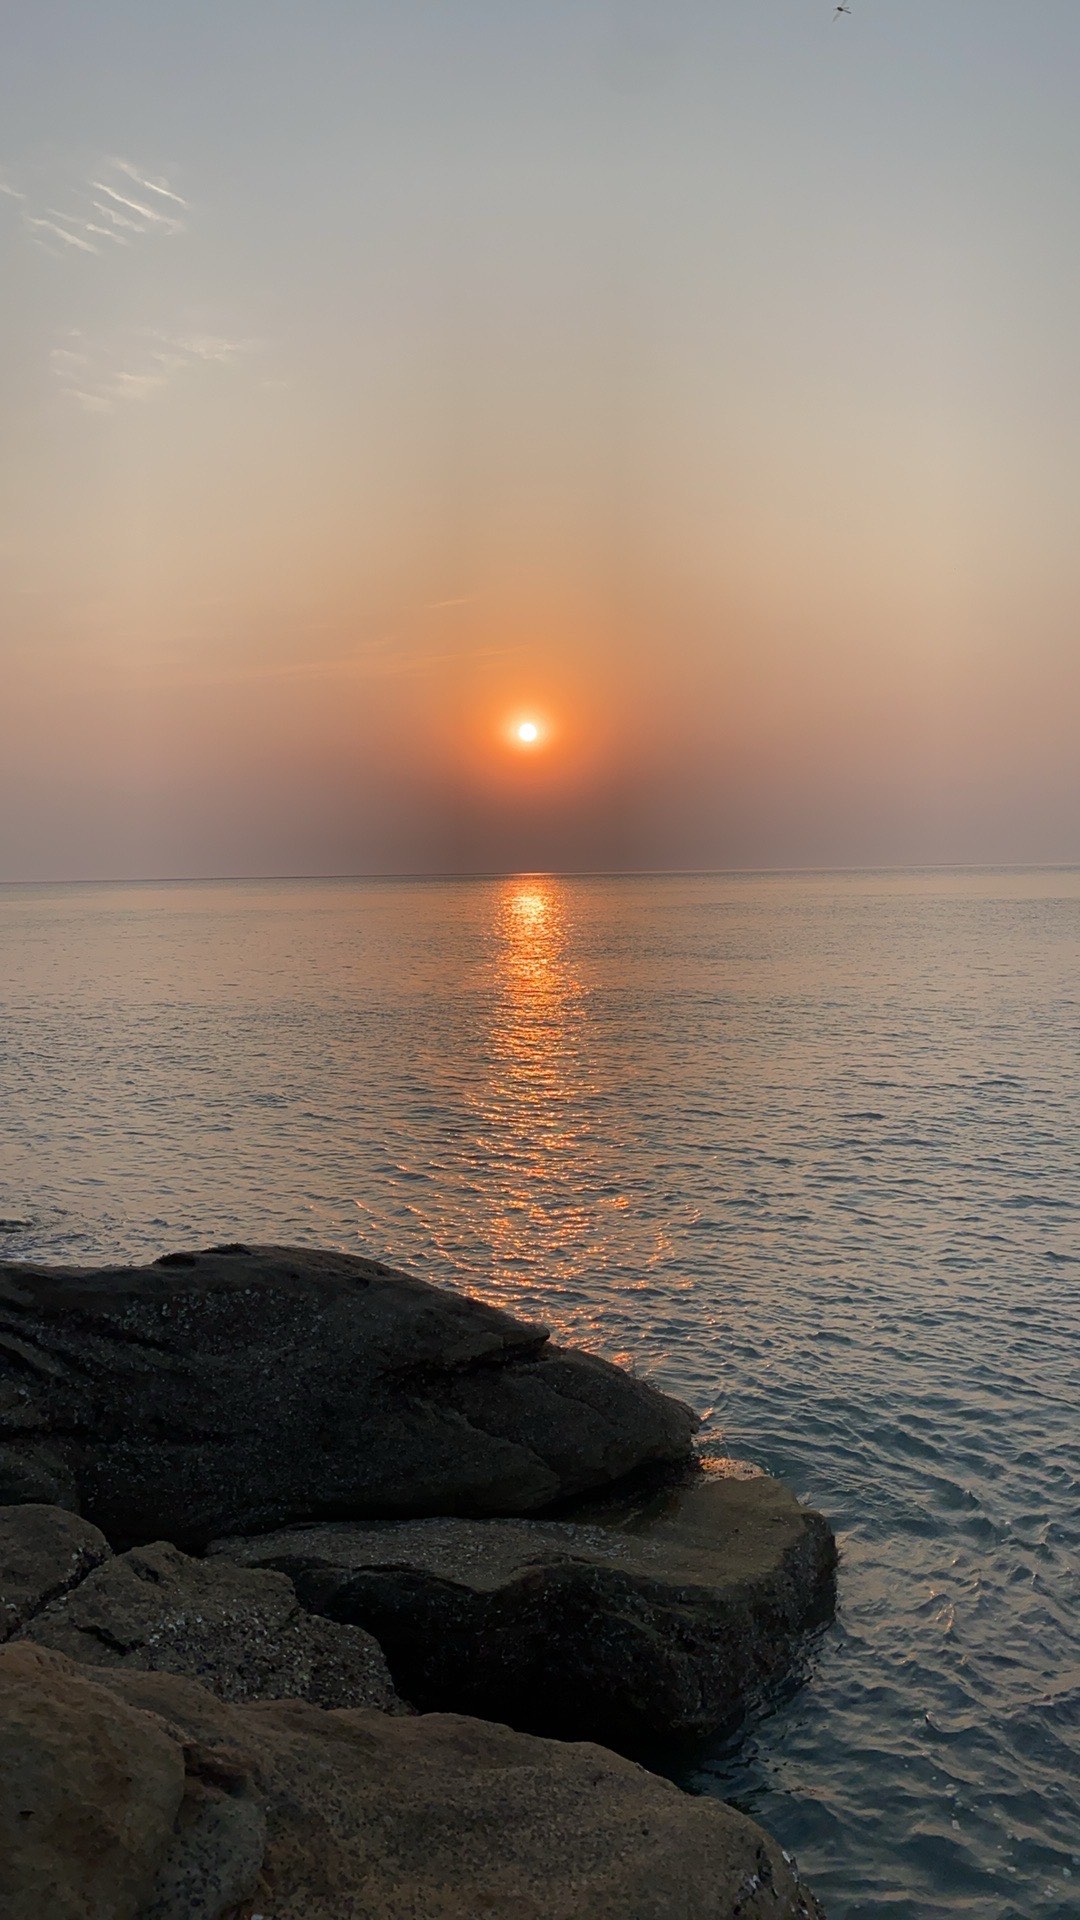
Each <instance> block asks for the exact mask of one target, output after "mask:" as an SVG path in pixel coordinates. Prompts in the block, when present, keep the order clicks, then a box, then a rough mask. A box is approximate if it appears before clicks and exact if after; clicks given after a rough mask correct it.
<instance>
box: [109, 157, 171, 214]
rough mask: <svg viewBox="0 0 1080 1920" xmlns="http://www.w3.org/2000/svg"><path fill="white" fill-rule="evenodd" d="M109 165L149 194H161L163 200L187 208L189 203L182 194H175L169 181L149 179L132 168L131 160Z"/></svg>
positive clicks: (118, 161)
mask: <svg viewBox="0 0 1080 1920" xmlns="http://www.w3.org/2000/svg"><path fill="white" fill-rule="evenodd" d="M109 164H110V166H112V167H115V169H116V171H117V173H125V174H126V175H127V177H128V179H129V180H134V182H135V185H136V186H137V187H143V188H144V189H145V191H146V192H147V193H159V194H160V195H161V197H162V199H163V200H174V201H175V202H176V205H177V206H178V207H186V206H187V201H186V200H184V199H183V198H182V197H181V195H180V194H178V193H174V192H173V190H172V188H171V187H170V186H169V184H168V181H166V180H150V179H148V178H147V177H146V176H145V175H144V174H141V173H140V172H139V169H138V167H133V166H132V164H131V162H130V160H117V159H113V160H111V161H110V162H109Z"/></svg>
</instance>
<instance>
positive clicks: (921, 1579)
mask: <svg viewBox="0 0 1080 1920" xmlns="http://www.w3.org/2000/svg"><path fill="white" fill-rule="evenodd" d="M0 991H2V1016H0V1112H2V1114H3V1125H2V1134H0V1216H2V1227H0V1246H2V1248H3V1250H4V1252H5V1253H6V1255H7V1256H8V1257H11V1258H46V1259H75V1260H87V1261H91V1260H96V1259H99V1258H103V1257H106V1256H116V1255H118V1254H124V1255H133V1256H134V1255H143V1254H156V1253H158V1252H160V1251H162V1250H163V1249H165V1248H168V1247H177V1246H182V1245H185V1244H188V1245H197V1244H206V1243H208V1242H212V1241H215V1240H225V1239H235V1238H248V1239H252V1238H254V1239H258V1238H262V1239H280V1240H292V1241H310V1242H324V1243H327V1244H334V1245H338V1246H342V1247H347V1248H355V1249H357V1250H364V1251H367V1252H372V1253H376V1254H383V1255H388V1256H390V1257H392V1258H393V1259H394V1260H395V1261H396V1262H397V1263H398V1264H400V1265H404V1266H410V1267H413V1268H414V1269H416V1270H418V1271H421V1272H423V1273H425V1274H427V1275H428V1276H429V1277H431V1278H432V1279H441V1280H446V1281H449V1282H451V1283H463V1284H467V1285H468V1286H470V1287H472V1288H474V1289H476V1290H477V1291H479V1292H481V1293H483V1294H485V1295H487V1296H488V1297H489V1298H492V1299H494V1300H497V1301H499V1302H501V1303H504V1304H505V1305H507V1306H509V1307H511V1308H515V1309H520V1310H521V1311H522V1312H524V1313H526V1314H531V1315H540V1316H542V1317H544V1318H545V1319H547V1320H548V1321H549V1322H550V1323H551V1324H552V1325H553V1326H554V1327H556V1328H557V1329H558V1331H559V1332H560V1333H561V1334H563V1335H564V1336H566V1337H567V1338H570V1339H574V1340H578V1341H583V1342H585V1343H588V1344H592V1345H595V1346H596V1347H597V1348H599V1349H601V1350H603V1351H604V1352H606V1353H608V1354H611V1355H614V1356H616V1357H618V1358H620V1359H623V1360H625V1361H627V1362H629V1363H630V1364H632V1365H633V1366H635V1367H637V1368H639V1369H640V1370H641V1371H643V1372H646V1373H648V1374H649V1375H650V1376H651V1377H653V1378H654V1379H656V1380H657V1381H658V1382H659V1383H660V1384H662V1385H664V1386H667V1387H669V1388H672V1389H674V1390H675V1391H676V1392H678V1393H680V1394H682V1395H684V1396H686V1397H688V1398H690V1399H692V1400H693V1401H694V1402H695V1403H696V1404H697V1406H698V1407H699V1408H700V1409H701V1410H702V1411H704V1412H705V1413H706V1414H707V1416H708V1421H707V1433H708V1438H709V1441H710V1443H711V1444H714V1446H715V1448H716V1449H718V1450H721V1451H723V1452H725V1453H730V1454H735V1455H738V1456H741V1457H744V1458H749V1459H752V1460H755V1461H758V1462H760V1463H761V1464H762V1465H763V1466H765V1467H767V1468H768V1469H769V1470H770V1471H772V1472H775V1473H778V1474H780V1475H782V1476H783V1477H784V1478H785V1479H787V1480H789V1481H790V1482H791V1483H792V1484H793V1485H794V1486H795V1487H796V1488H797V1490H798V1491H799V1493H800V1494H802V1495H804V1496H805V1497H807V1498H808V1499H810V1500H812V1501H813V1502H814V1503H815V1504H817V1505H819V1506H821V1507H822V1508H823V1509H824V1510H825V1512H826V1513H828V1514H829V1515H830V1516H831V1518H832V1520H833V1522H834V1524H835V1526H836V1527H837V1530H838V1533H839V1534H840V1537H841V1545H842V1551H843V1565H842V1575H841V1608H840V1615H839V1619H838V1621H837V1623H836V1625H835V1627H832V1628H830V1629H829V1630H828V1631H827V1632H825V1633H824V1634H823V1635H822V1636H821V1638H820V1639H819V1640H818V1642H817V1643H816V1644H815V1645H814V1646H813V1647H812V1648H811V1649H810V1650H809V1654H808V1658H807V1663H806V1673H805V1680H804V1684H803V1686H802V1687H801V1688H800V1689H798V1690H790V1691H789V1692H788V1693H787V1694H786V1695H785V1697H783V1698H780V1699H777V1700H774V1701H773V1702H771V1703H770V1704H769V1707H768V1711H767V1712H766V1713H765V1714H764V1717H762V1718H761V1719H760V1720H759V1721H758V1722H757V1724H756V1725H755V1727H754V1728H753V1729H752V1730H751V1732H750V1734H749V1737H748V1738H746V1739H745V1740H744V1741H743V1742H742V1743H741V1745H740V1746H738V1747H737V1748H735V1749H734V1750H732V1751H727V1750H718V1751H716V1752H714V1753H712V1754H711V1755H709V1756H707V1758H706V1759H705V1761H704V1762H703V1764H702V1765H701V1766H700V1768H699V1769H698V1771H697V1772H696V1773H695V1774H694V1776H693V1781H694V1784H696V1785H697V1786H698V1787H701V1788H703V1789H704V1790H706V1791H711V1792H716V1793H719V1794H722V1795H724V1796H726V1797H735V1798H737V1799H738V1800H739V1801H740V1803H741V1804H743V1805H745V1806H747V1807H748V1808H750V1809H751V1810H752V1811H754V1812H755V1813H756V1814H758V1815H759V1817H760V1818H761V1819H762V1820H763V1821H764V1822H765V1823H766V1824H767V1825H768V1826H769V1827H771V1828H772V1830H773V1831H774V1832H775V1833H776V1834H777V1835H778V1836H779V1837H780V1838H781V1839H782V1840H783V1842H784V1844H785V1845H786V1846H787V1847H788V1848H789V1850H793V1851H794V1852H796V1853H797V1854H798V1856H799V1860H800V1864H801V1865H802V1866H803V1868H804V1869H805V1870H806V1872H807V1873H808V1875H809V1876H810V1877H811V1878H812V1881H813V1883H814V1884H815V1886H816V1888H817V1890H818V1891H819V1892H820V1893H821V1895H822V1896H823V1898H824V1899H825V1901H826V1904H827V1905H828V1907H829V1912H830V1916H831V1920H864V1917H869V1920H876V1917H877V1916H879V1915H880V1916H885V1915H888V1916H889V1920H933V1917H934V1916H946V1915H948V1916H953V1915H960V1914H964V1915H979V1916H980V1917H981V1920H1065V1916H1067V1915H1068V1916H1071V1920H1075V1916H1076V1914H1077V1911H1078V1907H1080V1756H1078V1749H1080V1643H1078V1620H1080V1608H1078V1601H1080V1575H1078V1559H1077V1556H1078V1550H1080V1501H1078V1488H1080V873H1077V872H1073V871H1069V872H1026V873H1006V872H1000V873H985V872H980V873H952V874H945V873H924V874H907V875H895V874H869V875H849V876H843V875H841V876H837V875H821V876H806V875H803V876H798V877H785V876H768V877H733V878H668V879H623V880H604V879H589V880H575V879H570V880H560V879H552V878H546V877H544V878H539V877H527V878H520V879H514V880H505V881H491V882H480V881H477V882H462V883H453V884H443V883H429V884H425V883H382V882H380V883H354V882H325V883H318V884H315V883H308V882H297V883H291V884H282V883H273V884H269V883H249V884H242V885H233V884H217V885H201V886H191V885H170V886H160V887H156V886H132V887H117V888H78V887H41V888H30V887H19V888H7V889H0Z"/></svg>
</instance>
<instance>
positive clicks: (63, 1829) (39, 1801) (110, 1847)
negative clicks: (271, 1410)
mask: <svg viewBox="0 0 1080 1920" xmlns="http://www.w3.org/2000/svg"><path fill="white" fill-rule="evenodd" d="M184 1790H185V1765H184V1753H183V1748H182V1746H181V1744H180V1743H179V1742H178V1741H177V1740H176V1739H174V1738H173V1737H172V1736H170V1735H169V1734H168V1733H167V1732H166V1730H165V1728H164V1727H163V1726H162V1724H161V1722H160V1720H158V1719H157V1718H156V1717H155V1716H152V1715H148V1714H145V1713H142V1712H140V1711H138V1710H137V1709H136V1708H133V1707H130V1706H127V1705H126V1704H125V1703H124V1702H123V1701H120V1700H117V1699H116V1698H115V1696H113V1695H110V1694H107V1693H105V1692H103V1690H102V1689H101V1687H99V1686H97V1685H96V1684H95V1683H94V1682H93V1681H92V1680H91V1679H90V1678H89V1677H88V1676H86V1675H83V1674H80V1673H79V1672H78V1671H77V1670H75V1669H74V1668H69V1667H67V1666H66V1664H62V1663H60V1662H57V1661H54V1660H53V1659H52V1658H51V1657H50V1656H49V1655H48V1654H44V1653H42V1652H40V1651H39V1649H38V1648H36V1647H30V1646H26V1645H16V1646H11V1645H9V1646H7V1647H5V1648H4V1649H3V1651H2V1652H0V1913H2V1914H3V1916H4V1920H137V1916H139V1915H141V1913H142V1910H143V1908H144V1905H145V1903H146V1902H147V1901H148V1900H149V1899H150V1897H151V1894H152V1892H153V1887H154V1880H155V1877H156V1874H157V1870H158V1867H159V1865H160V1863H161V1860H162V1859H163V1857H164V1855H165V1854H166V1852H167V1851H168V1850H169V1848H170V1846H171V1844H172V1838H173V1832H174V1826H175V1822H176V1820H177V1818H178V1816H179V1813H180V1807H181V1803H182V1801H183V1798H184ZM215 1920H216V1917H215Z"/></svg>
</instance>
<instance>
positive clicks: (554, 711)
mask: <svg viewBox="0 0 1080 1920" xmlns="http://www.w3.org/2000/svg"><path fill="white" fill-rule="evenodd" d="M7 43H8V44H7V58H6V61H5V66H4V71H3V74H2V75H0V107H2V119H0V125H2V129H3V131H2V135H0V141H2V145H0V287H2V293H0V302H2V309H0V310H2V312H3V318H4V341H5V352H4V355H3V360H2V363H0V434H2V440H3V447H4V458H3V462H2V465H0V667H2V671H3V680H2V683H0V684H2V686H3V690H4V692H3V713H4V721H5V724H4V755H3V760H2V764H0V880H37V879H42V880H48V879H53V878H56V879H82V878H85V879H93V878H102V879H114V878H115V879H121V878H124V877H144V876H145V877H161V878H166V877H169V876H172V875H175V876H177V877H181V876H187V875H191V876H196V875H197V876H206V877H209V876H213V875H221V876H226V875H238V874H250V875H253V876H259V875H268V876H269V875H273V874H296V875H303V874H307V873H310V874H317V873H327V874H330V873H334V874H336V873H352V872H393V873H403V872H420V873H425V874H426V873H440V872H444V873H459V872H463V871H485V872H505V871H517V870H522V869H534V870H561V871H566V870H577V871H580V870H604V871H609V870H612V869H619V868H632V869H639V870H640V869H654V870H655V869H662V868H678V869H690V868H698V869H721V868H723V869H731V868H758V869H760V868H792V867H815V868H830V867H856V866H897V865H929V864H941V865H944V864H990V865H995V864H1010V863H1031V864H1068V863H1070V862H1076V861H1078V860H1080V755H1078V754H1077V751H1076V740H1077V737H1078V731H1080V647H1078V645H1077V635H1078V632H1080V543H1078V541H1077V539H1076V533H1075V527H1074V520H1075V501H1076V499H1077V497H1078V495H1080V432H1078V427H1080V418H1078V416H1080V382H1078V379H1077V372H1078V364H1077V363H1078V359H1080V345H1078V342H1080V324H1078V322H1080V265H1078V260H1080V255H1078V250H1077V244H1076V242H1077V213H1076V208H1075V196H1074V192H1073V183H1074V180H1075V177H1076V169H1077V165H1078V163H1080V123H1078V122H1077V117H1076V114H1075V105H1074V92H1075V88H1074V79H1075V73H1076V70H1077V63H1078V60H1080V10H1077V9H1076V8H1075V6H1073V5H1071V4H1069V0H1046V4H1045V5H1044V6H1042V7H1040V8H1039V9H1038V10H1037V16H1036V15H1033V12H1032V10H1030V9H1029V10H1027V11H1026V12H1024V13H1022V12H1021V10H1020V9H1018V8H1017V7H1016V6H1015V5H1014V4H1011V3H1009V0H947V3H946V0H852V11H851V14H850V15H845V16H844V17H843V18H841V19H839V20H836V19H834V17H833V6H832V4H831V0H775V4H773V5H771V6H768V7H765V6H756V7H739V6H735V5H730V4H717V0H670V3H669V4H666V5H664V6H660V5H658V4H655V3H654V0H649V4H645V0H547V3H546V4H545V5H544V6H543V7H539V6H536V5H534V4H528V0H453V4H451V5H442V6H437V5H435V4H434V3H433V0H396V4H395V5H394V7H393V8H388V7H386V6H385V5H380V4H377V3H376V0H349V3H348V4H347V3H346V0H310V4H308V5H307V6H305V7H304V8H303V9H301V8H300V7H299V6H297V5H296V4H288V3H287V0H259V4H256V3H255V0H224V3H219V4H215V5H210V4H209V0H183V4H181V3H180V0H161V3H160V4H157V5H155V6H154V7H153V8H152V9H150V8H146V7H145V6H140V5H136V4H135V0H103V4H102V5H101V6H99V7H98V8H96V9H93V10H92V11H91V10H87V9H85V8H80V7H77V6H76V5H74V4H73V0H40V3H39V4H38V5H37V6H36V7H35V8H34V9H33V11H32V12H31V11H30V10H23V12H22V13H21V15H20V16H19V17H18V18H17V19H15V20H14V21H13V22H12V23H10V25H9V28H8V33H7ZM519 718H527V719H528V720H529V723H530V724H532V722H533V719H535V723H536V725H537V728H538V739H537V741H536V742H535V744H534V743H532V742H528V743H524V745H523V743H522V742H521V741H520V740H519V741H517V742H515V740H514V737H513V733H512V728H513V726H514V725H515V724H516V722H517V720H518V719H519Z"/></svg>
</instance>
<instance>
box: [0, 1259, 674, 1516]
mask: <svg viewBox="0 0 1080 1920" xmlns="http://www.w3.org/2000/svg"><path fill="white" fill-rule="evenodd" d="M694 1425H695V1421H694V1416H693V1414H692V1413H691V1412H690V1410H689V1409H688V1408H687V1407H684V1406H683V1405H682V1404H681V1403H680V1402H678V1401H675V1400H671V1399H669V1398H667V1397H666V1396H665V1395H663V1394H661V1393H658V1392H656V1391H655V1389H653V1388H651V1387H649V1386H648V1385H647V1384H646V1383H645V1382H644V1381H640V1380H636V1379H634V1378H633V1377H632V1376H631V1375H629V1374H626V1373H624V1372H623V1371H621V1369H619V1368H618V1367H614V1366H611V1365H609V1364H608V1363H606V1362H605V1361H602V1360H599V1359H596V1358H594V1357H592V1356H590V1355H588V1354H584V1353H578V1352H574V1351H570V1350H564V1349H560V1348H558V1347H557V1346H554V1345H553V1344H552V1343H551V1342H550V1340H549V1338H548V1334H547V1332H546V1330H545V1329H544V1328H542V1327H537V1326H530V1325H526V1324H524V1323H522V1322H521V1321H517V1320H514V1319H512V1318H511V1317H510V1316H509V1315H508V1314H505V1313H502V1312H499V1311H498V1310H497V1309H495V1308H493V1307H488V1306H485V1305H484V1304H483V1303H482V1302H480V1301H478V1300H474V1299H470V1298H469V1297H468V1296H466V1295H464V1294H459V1293H454V1292H451V1291H449V1290H447V1289H443V1288H438V1287H433V1286H429V1285H428V1284H426V1283H425V1282H423V1281H420V1280H416V1279H413V1278H411V1277H410V1276H409V1275H407V1274H402V1273H397V1272H395V1271H393V1270H392V1269H391V1268H388V1267H385V1266H382V1265H381V1264H380V1263H378V1262H375V1261H369V1260H362V1259H358V1258H355V1257H353V1256H350V1255H346V1254H338V1253H328V1252H319V1251H311V1250H305V1249H295V1248H273V1247H269V1248H259V1249H249V1248H244V1247H233V1248H217V1249H211V1250H210V1251H208V1252H204V1253H191V1254H187V1253H183V1254H171V1255H167V1256H165V1258H163V1259H162V1260H160V1261H158V1262H156V1263H155V1264H154V1265H152V1266H149V1267H141V1268H103V1269H97V1270H93V1271H91V1270H86V1269H64V1268H44V1267H31V1266H21V1265H14V1264H10V1263H0V1448H3V1447H7V1448H8V1449H9V1453H11V1454H12V1455H14V1454H18V1456H19V1459H20V1460H24V1461H25V1460H30V1459H34V1460H37V1461H38V1462H39V1463H40V1462H42V1461H44V1460H45V1459H46V1458H47V1459H48V1460H49V1461H51V1462H52V1463H53V1468H52V1469H51V1470H53V1471H54V1473H57V1474H61V1475H67V1476H69V1477H70V1481H71V1483H72V1484H73V1487H74V1489H75V1492H76V1494H77V1498H78V1502H79V1505H80V1509H81V1511H82V1512H83V1513H84V1514H85V1515H86V1516H87V1517H88V1518H89V1519H90V1520H91V1521H93V1522H94V1524H95V1525H97V1526H100V1527H101V1528H102V1529H103V1531H104V1532H105V1533H106V1534H107V1535H108V1536H109V1538H110V1539H111V1540H112V1541H113V1544H114V1545H116V1546H128V1545H134V1544H140V1543H143V1542H146V1541H149V1540H153V1539H160V1538H167V1539H170V1540H174V1541H176V1542H177V1543H178V1544H179V1545H181V1546H189V1547H190V1546H201V1545H203V1544H204V1543H205V1542H206V1541H207V1540H209V1539H212V1538H213V1537H214V1536H215V1535H221V1534H224V1533H234V1532H254V1531H257V1530H259V1529H265V1528H270V1527H275V1526H281V1525H283V1524H287V1523H288V1522H290V1521H295V1520H300V1519H310V1518H320V1517H336V1518H343V1517H359V1518H376V1517H380V1516H387V1515H395V1516H401V1515H414V1514H433V1513H454V1514H499V1513H502V1514H506V1513H531V1512H536V1511H539V1510H542V1509H544V1508H545V1507H548V1506H551V1505H552V1504H554V1503H556V1502H558V1501H560V1500H563V1499H566V1498H568V1497H571V1496H576V1495H582V1494H586V1493H590V1492H595V1491H597V1490H599V1489H602V1488H604V1487H607V1486H610V1485H612V1484H613V1483H615V1482H617V1481H619V1480H620V1479H622V1478H623V1477H624V1476H626V1475H628V1474H631V1473H633V1472H634V1471H635V1470H637V1469H639V1468H642V1467H646V1466H649V1465H652V1464H655V1463H671V1462H678V1461H682V1460H685V1459H686V1457H687V1455H688V1453H689V1450H690V1444H691V1435H692V1432H693V1429H694ZM36 1471H37V1469H35V1472H36ZM30 1479H31V1483H33V1484H36V1483H35V1482H34V1477H33V1475H31V1476H30Z"/></svg>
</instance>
